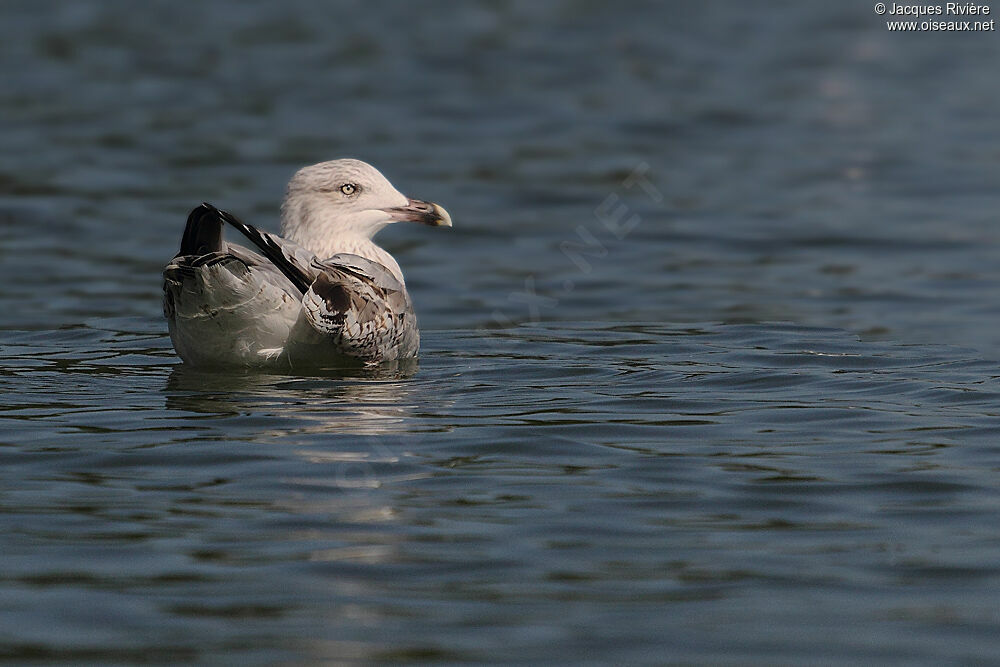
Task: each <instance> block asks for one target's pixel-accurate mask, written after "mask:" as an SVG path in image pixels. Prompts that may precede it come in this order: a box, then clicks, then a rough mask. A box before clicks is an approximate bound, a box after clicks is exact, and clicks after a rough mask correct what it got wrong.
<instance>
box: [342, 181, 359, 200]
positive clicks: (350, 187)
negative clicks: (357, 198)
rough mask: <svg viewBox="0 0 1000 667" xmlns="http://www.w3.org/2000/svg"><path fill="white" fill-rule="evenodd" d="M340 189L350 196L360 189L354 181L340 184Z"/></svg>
mask: <svg viewBox="0 0 1000 667" xmlns="http://www.w3.org/2000/svg"><path fill="white" fill-rule="evenodd" d="M340 191H341V192H343V193H344V194H345V195H347V196H348V197H350V196H351V195H353V194H354V193H356V192H357V191H358V186H356V185H355V184H354V183H344V184H343V185H341V186H340Z"/></svg>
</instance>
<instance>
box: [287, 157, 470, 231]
mask: <svg viewBox="0 0 1000 667" xmlns="http://www.w3.org/2000/svg"><path fill="white" fill-rule="evenodd" d="M393 222H420V223H423V224H426V225H431V226H436V227H437V226H444V227H450V226H451V217H450V216H449V215H448V212H447V211H445V210H444V209H443V208H441V207H440V206H438V205H437V204H434V203H431V202H426V201H422V200H419V199H410V198H408V197H406V196H405V195H403V194H401V193H400V192H399V191H398V190H397V189H396V188H394V187H393V186H392V183H390V182H389V181H388V179H386V177H385V176H383V175H382V174H381V173H380V172H379V170H378V169H376V168H375V167H373V166H371V165H370V164H367V163H365V162H362V161H361V160H352V159H343V160H332V161H330V162H320V163H319V164H314V165H312V166H309V167H303V168H302V169H299V171H298V172H296V173H295V175H294V176H293V177H292V180H291V181H289V183H288V189H287V191H286V193H285V201H284V203H283V204H282V206H281V230H282V235H283V236H285V237H286V238H288V239H290V240H292V241H294V242H296V243H298V244H299V245H302V246H304V247H306V248H310V249H312V248H313V247H316V246H325V245H327V243H325V242H324V241H325V239H326V238H328V237H340V238H344V237H356V238H360V239H371V238H372V237H373V236H374V235H375V234H376V233H378V231H379V230H380V229H382V228H383V227H385V226H386V225H388V224H390V223H393Z"/></svg>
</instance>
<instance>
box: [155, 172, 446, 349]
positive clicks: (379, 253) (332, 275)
mask: <svg viewBox="0 0 1000 667" xmlns="http://www.w3.org/2000/svg"><path fill="white" fill-rule="evenodd" d="M392 222H420V223H423V224H425V225H430V226H444V227H450V226H451V217H450V216H449V215H448V212H447V211H445V210H444V209H443V208H441V207H440V206H438V205H437V204H434V203H431V202H425V201H421V200H419V199H409V198H407V197H405V196H404V195H402V194H400V193H399V191H398V190H396V188H394V187H393V186H392V184H391V183H389V181H388V180H386V178H385V177H384V176H383V175H382V174H381V173H379V171H378V170H377V169H375V168H374V167H372V166H371V165H369V164H366V163H364V162H361V161H360V160H333V161H331V162H321V163H320V164H315V165H312V166H310V167H304V168H302V169H300V170H299V171H298V172H297V173H296V174H295V175H294V176H293V177H292V180H291V181H289V183H288V189H287V192H286V194H285V199H284V202H283V203H282V205H281V236H277V235H275V234H269V233H267V232H263V231H261V230H259V229H257V228H255V227H251V226H250V225H247V224H245V223H243V222H241V221H240V220H239V219H237V218H236V217H235V216H233V215H232V214H230V213H227V212H226V211H222V210H220V209H217V208H215V207H214V206H212V205H211V204H207V203H206V204H202V205H201V206H198V207H197V208H195V209H194V210H193V211H191V214H190V215H189V216H188V220H187V227H186V228H185V230H184V236H183V238H182V239H181V248H180V252H179V253H177V255H176V256H175V257H174V258H173V260H172V261H171V262H170V263H169V264H167V266H166V268H165V269H164V270H163V312H164V315H165V316H166V318H167V325H168V328H169V330H170V339H171V341H173V344H174V349H175V350H177V354H178V355H180V357H181V359H183V360H184V361H185V362H186V363H188V364H191V365H195V366H236V367H272V366H277V367H290V368H298V367H321V366H329V365H338V364H343V363H352V362H353V363H362V364H365V365H374V364H378V363H381V362H383V361H392V360H396V359H405V358H409V357H415V356H416V355H417V350H418V348H419V347H420V332H419V330H418V329H417V320H416V316H415V315H414V313H413V305H412V304H411V303H410V295H409V294H408V293H407V291H406V284H405V283H404V281H403V273H402V271H401V270H400V268H399V264H397V263H396V260H395V259H393V257H392V255H390V254H389V253H388V252H386V251H385V250H384V249H382V248H380V247H379V246H377V245H375V243H374V242H373V241H372V237H373V236H374V235H375V234H376V233H377V232H378V231H379V230H381V229H382V228H383V227H385V226H386V225H388V224H389V223H392ZM227 223H228V224H229V225H231V226H232V227H234V228H235V229H237V230H239V231H240V232H241V233H242V234H243V235H244V236H245V237H246V238H247V239H249V240H250V241H251V242H252V244H253V246H254V248H253V249H250V248H247V247H244V246H241V245H237V244H235V243H231V242H227V241H225V240H224V239H223V227H224V226H225V225H226V224H227Z"/></svg>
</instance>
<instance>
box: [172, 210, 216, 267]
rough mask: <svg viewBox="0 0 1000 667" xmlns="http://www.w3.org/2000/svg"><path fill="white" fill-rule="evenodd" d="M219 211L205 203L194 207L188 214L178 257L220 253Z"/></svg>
mask: <svg viewBox="0 0 1000 667" xmlns="http://www.w3.org/2000/svg"><path fill="white" fill-rule="evenodd" d="M218 213H219V209H217V208H215V207H214V206H212V205H211V204H209V203H207V202H203V203H202V204H201V206H196V207H195V208H194V209H192V211H191V213H189V214H188V218H187V225H185V227H184V235H183V236H182V237H181V249H180V252H179V253H177V256H178V257H182V256H185V255H207V254H209V253H212V252H220V251H221V250H222V249H223V245H222V227H223V221H222V218H221V216H219V215H218Z"/></svg>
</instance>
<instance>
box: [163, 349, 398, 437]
mask: <svg viewBox="0 0 1000 667" xmlns="http://www.w3.org/2000/svg"><path fill="white" fill-rule="evenodd" d="M417 367H418V362H417V360H415V359H407V360H402V361H399V362H394V363H392V364H385V365H383V366H380V367H376V368H349V369H338V370H336V371H328V372H322V371H320V372H314V373H312V374H309V375H271V374H261V373H250V372H226V371H207V370H201V369H196V368H192V367H190V366H187V365H185V364H179V365H177V366H176V367H174V369H173V371H172V372H171V374H170V377H169V378H168V380H167V385H166V407H167V409H169V410H180V411H185V412H193V413H197V414H201V415H205V416H206V418H210V417H212V416H214V417H218V418H221V419H226V418H230V419H233V418H240V420H241V422H242V426H243V427H247V426H248V424H247V423H246V420H252V421H254V422H255V423H257V424H259V425H260V426H264V427H265V428H264V429H263V430H257V429H255V428H250V429H249V432H244V433H239V432H237V431H238V429H234V432H233V437H234V438H249V439H251V440H258V441H259V440H260V439H262V438H263V439H272V438H286V437H288V436H302V435H309V434H320V433H330V434H354V435H371V436H377V435H387V434H401V433H408V432H412V427H413V424H412V423H411V420H412V418H413V416H414V409H415V406H414V405H413V404H412V403H411V401H410V396H411V395H412V393H413V392H414V391H415V386H414V385H413V384H412V383H411V382H410V379H411V378H412V377H413V375H414V374H415V373H416V371H417Z"/></svg>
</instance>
